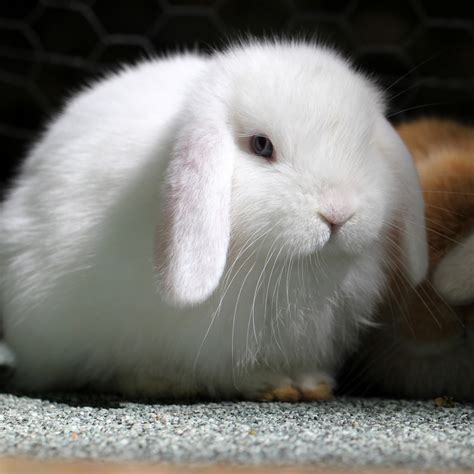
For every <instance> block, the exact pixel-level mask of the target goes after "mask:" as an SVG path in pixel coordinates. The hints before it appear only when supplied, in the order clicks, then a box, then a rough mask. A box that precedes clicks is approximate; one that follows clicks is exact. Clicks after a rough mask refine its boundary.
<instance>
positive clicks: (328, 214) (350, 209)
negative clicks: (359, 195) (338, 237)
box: [318, 187, 357, 232]
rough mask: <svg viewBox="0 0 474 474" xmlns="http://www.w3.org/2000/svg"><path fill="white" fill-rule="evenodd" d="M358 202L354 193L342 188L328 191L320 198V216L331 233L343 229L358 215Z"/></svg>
mask: <svg viewBox="0 0 474 474" xmlns="http://www.w3.org/2000/svg"><path fill="white" fill-rule="evenodd" d="M356 208H357V200H356V198H355V196H354V194H353V193H350V192H348V191H347V190H344V189H341V188H340V187H333V188H329V189H326V190H325V191H324V192H323V193H322V194H321V196H320V202H319V206H318V215H319V218H320V219H321V220H323V221H324V222H326V224H328V225H329V227H330V230H331V232H334V231H336V230H337V229H339V228H340V227H342V226H343V225H344V224H345V223H346V222H347V221H348V220H349V219H351V217H352V216H354V214H355V213H356Z"/></svg>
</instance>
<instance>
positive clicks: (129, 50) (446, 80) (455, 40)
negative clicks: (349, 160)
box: [0, 0, 474, 184]
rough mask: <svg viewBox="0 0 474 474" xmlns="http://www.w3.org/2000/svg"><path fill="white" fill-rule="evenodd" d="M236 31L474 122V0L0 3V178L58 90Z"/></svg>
mask: <svg viewBox="0 0 474 474" xmlns="http://www.w3.org/2000/svg"><path fill="white" fill-rule="evenodd" d="M242 34H252V35H255V36H257V37H261V36H264V35H267V36H268V35H284V36H291V37H294V36H297V37H305V38H316V39H317V40H319V41H321V42H323V43H326V44H329V45H333V46H334V47H335V48H337V49H339V50H340V51H341V52H343V53H344V54H346V55H347V56H348V57H350V58H352V60H353V62H354V63H355V64H356V65H357V66H358V67H360V68H361V69H362V70H364V71H367V72H368V73H369V74H370V75H371V76H373V77H374V78H375V79H376V80H377V81H378V83H379V84H380V85H381V87H382V88H383V89H384V90H385V91H386V96H387V98H388V99H389V103H390V108H389V112H388V114H389V116H390V117H391V119H392V120H394V121H397V120H401V119H406V118H411V117H415V116H419V115H425V116H426V115H429V116H433V115H434V116H443V117H446V116H449V117H456V118H459V119H461V120H463V121H471V122H472V121H474V2H473V1H472V0H449V1H446V0H442V1H439V0H384V1H378V0H114V1H110V0H109V1H107V0H36V1H31V0H2V1H0V141H1V150H2V159H1V163H2V166H1V170H2V175H1V180H2V184H5V183H6V182H7V181H8V180H9V179H10V178H11V176H12V175H13V174H14V171H15V169H16V168H17V166H18V164H19V163H20V162H21V160H22V158H23V157H24V154H25V150H26V149H27V147H28V146H29V145H30V143H31V141H32V140H33V139H34V138H35V137H36V136H37V135H38V133H39V131H40V130H41V127H42V125H43V124H44V122H45V121H46V120H47V119H48V118H49V117H51V115H52V114H53V113H54V112H56V111H57V110H58V109H59V108H60V106H61V104H62V103H63V102H64V100H65V98H66V97H68V96H69V95H70V94H71V93H72V92H73V91H75V90H77V89H78V88H79V87H80V86H82V85H83V84H85V83H87V82H88V81H91V80H93V79H94V78H95V77H97V76H98V75H99V74H101V73H103V71H104V70H109V69H113V68H114V67H117V64H119V63H124V62H125V63H133V62H136V61H138V60H140V59H143V58H146V57H153V56H156V55H159V54H162V53H164V52H170V51H171V52H172V51H180V50H183V49H197V50H201V51H204V52H209V51H210V50H212V49H213V48H214V47H221V46H222V45H225V44H226V42H227V41H228V40H232V39H233V38H236V37H239V36H241V35H242Z"/></svg>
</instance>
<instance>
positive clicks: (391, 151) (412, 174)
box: [376, 119, 428, 285]
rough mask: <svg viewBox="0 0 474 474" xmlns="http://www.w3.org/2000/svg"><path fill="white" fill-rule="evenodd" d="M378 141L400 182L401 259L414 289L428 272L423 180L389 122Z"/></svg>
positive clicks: (379, 128)
mask: <svg viewBox="0 0 474 474" xmlns="http://www.w3.org/2000/svg"><path fill="white" fill-rule="evenodd" d="M376 141H377V144H378V146H379V149H380V151H381V153H382V157H383V158H384V159H388V160H389V162H390V164H391V167H392V169H393V170H394V172H395V174H396V179H397V188H398V189H397V191H396V193H397V195H396V196H393V199H396V200H397V201H398V203H399V207H398V221H397V222H396V225H397V226H398V228H399V230H400V241H399V245H400V254H401V255H400V259H401V263H402V264H403V269H404V271H405V272H406V274H407V276H408V277H409V279H410V281H411V283H412V284H413V285H417V284H418V283H420V282H421V281H422V280H423V279H424V278H425V276H426V274H427V271H428V243H427V237H426V227H425V206H424V201H423V194H422V191H421V186H420V180H419V177H418V173H417V171H416V168H415V164H414V162H413V160H412V158H411V155H410V152H409V151H408V149H407V147H406V146H405V144H404V143H403V141H402V140H401V138H400V136H399V135H398V133H397V132H396V131H395V130H394V129H393V128H392V126H391V125H390V124H389V123H388V121H386V120H385V119H384V120H383V121H380V123H378V125H377V130H376Z"/></svg>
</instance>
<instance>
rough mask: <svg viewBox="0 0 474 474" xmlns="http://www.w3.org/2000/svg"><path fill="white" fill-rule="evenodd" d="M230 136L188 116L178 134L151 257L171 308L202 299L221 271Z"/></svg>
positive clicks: (229, 179) (228, 192)
mask: <svg viewBox="0 0 474 474" xmlns="http://www.w3.org/2000/svg"><path fill="white" fill-rule="evenodd" d="M229 135H230V134H229V132H228V131H227V130H225V124H224V123H219V122H217V121H216V120H212V119H209V120H206V119H203V118H200V121H199V119H197V118H196V119H194V120H192V119H191V118H190V117H189V116H188V118H187V123H186V124H185V125H184V126H183V127H182V128H181V130H179V132H178V134H177V137H176V141H175V143H174V147H173V150H172V156H171V160H170V163H169V166H168V169H167V173H166V177H165V184H164V187H163V189H164V195H165V197H164V199H165V203H164V213H163V219H162V222H161V228H159V229H157V233H156V255H155V263H156V268H157V276H158V285H159V288H160V290H161V292H162V294H163V296H164V298H165V299H166V300H167V301H168V302H170V303H172V304H177V305H188V304H196V303H200V302H202V301H204V300H206V299H207V298H208V297H209V296H210V295H211V294H212V292H213V291H214V290H215V289H216V287H217V285H218V284H219V280H220V278H221V276H222V273H223V271H224V267H225V263H226V258H227V250H228V245H229V236H230V196H231V183H232V169H233V150H232V141H231V139H230V136H229Z"/></svg>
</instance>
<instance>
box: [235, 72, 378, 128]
mask: <svg viewBox="0 0 474 474" xmlns="http://www.w3.org/2000/svg"><path fill="white" fill-rule="evenodd" d="M265 66H268V65H266V64H260V65H259V66H257V65H255V64H253V65H252V67H249V68H248V69H247V71H245V68H244V70H243V71H241V73H240V74H239V75H238V80H237V81H236V84H235V85H234V87H232V88H231V90H232V91H233V92H232V97H231V99H230V102H231V104H230V107H229V111H230V114H231V115H233V117H232V118H233V119H234V121H236V122H240V123H241V124H242V126H244V127H245V126H247V127H248V128H251V129H252V128H253V129H255V130H253V131H260V132H262V133H263V132H265V133H270V132H272V131H273V132H277V133H279V132H281V131H283V132H284V133H292V134H293V135H294V134H296V135H299V134H301V135H305V134H307V133H308V132H310V131H313V132H316V133H324V132H325V131H326V130H327V129H336V128H341V129H347V128H348V127H351V126H353V125H354V123H358V124H359V126H360V125H361V124H366V125H367V126H370V123H371V119H370V117H371V115H373V112H374V105H375V104H372V102H374V101H373V98H372V97H371V94H370V92H369V91H368V90H367V88H366V87H365V84H364V82H363V81H362V80H361V79H360V78H359V77H357V76H356V75H355V74H354V73H353V72H352V71H350V70H349V69H348V68H347V67H340V66H339V65H337V67H332V66H331V67H330V66H328V67H327V68H319V67H318V65H317V64H316V65H307V64H299V63H296V64H295V63H289V64H288V70H287V71H283V70H282V69H281V67H276V68H273V69H272V68H270V67H265ZM250 131H252V130H249V132H250Z"/></svg>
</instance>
